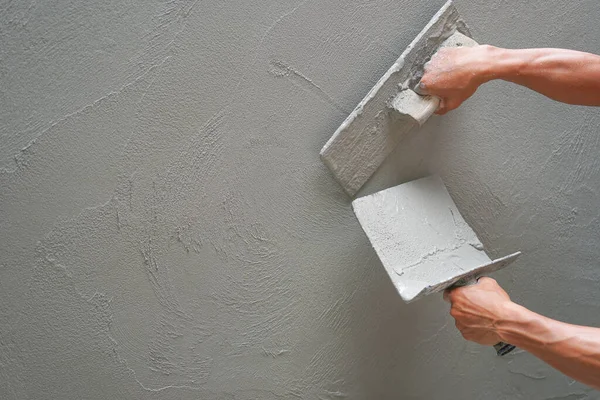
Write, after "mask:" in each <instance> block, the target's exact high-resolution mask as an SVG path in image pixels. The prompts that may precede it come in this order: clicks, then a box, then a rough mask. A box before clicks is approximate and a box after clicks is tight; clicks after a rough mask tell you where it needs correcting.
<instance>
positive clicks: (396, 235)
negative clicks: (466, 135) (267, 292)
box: [352, 176, 521, 355]
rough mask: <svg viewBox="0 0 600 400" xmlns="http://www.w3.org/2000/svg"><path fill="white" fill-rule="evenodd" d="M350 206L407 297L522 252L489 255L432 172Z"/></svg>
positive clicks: (498, 265)
mask: <svg viewBox="0 0 600 400" xmlns="http://www.w3.org/2000/svg"><path fill="white" fill-rule="evenodd" d="M352 208H353V209H354V213H355V214H356V217H357V218H358V221H359V222H360V225H361V226H362V228H363V230H364V231H365V233H366V234H367V237H368V238H369V241H370V242H371V245H372V246H373V248H374V249H375V252H376V253H377V255H378V256H379V259H380V260H381V263H382V264H383V266H384V268H385V270H386V271H387V273H388V275H389V276H390V278H391V279H392V282H393V284H394V286H395V287H396V289H397V290H398V292H399V293H400V296H401V297H402V299H403V300H404V301H405V302H407V303H409V302H412V301H414V300H417V299H419V298H421V297H423V296H426V295H428V294H431V293H436V292H440V291H443V290H444V289H446V288H449V287H451V286H464V285H469V284H476V283H477V278H479V277H480V276H482V275H484V274H488V273H490V272H494V271H498V270H500V269H502V268H504V267H506V266H508V265H509V264H510V263H511V262H513V261H514V260H516V259H517V257H519V255H520V254H521V252H516V253H513V254H510V255H507V256H505V257H501V258H497V259H494V260H492V259H490V257H489V256H488V255H487V254H486V252H485V251H484V249H483V245H482V244H481V242H480V241H479V239H478V238H477V235H476V234H475V232H474V231H473V229H471V227H470V226H469V225H468V224H467V223H466V222H465V220H464V219H463V217H462V216H461V214H460V212H459V211H458V208H457V207H456V204H454V201H453V200H452V197H450V194H449V193H448V190H446V186H445V185H444V183H443V182H442V180H441V179H440V178H439V177H436V176H430V177H427V178H422V179H418V180H415V181H411V182H408V183H405V184H402V185H398V186H394V187H392V188H389V189H386V190H382V191H380V192H377V193H374V194H372V195H370V196H365V197H361V198H358V199H356V200H354V201H353V202H352ZM494 347H495V349H496V352H497V354H498V355H504V354H508V353H509V352H510V351H512V350H513V349H514V346H512V345H510V344H506V343H498V344H497V345H495V346H494Z"/></svg>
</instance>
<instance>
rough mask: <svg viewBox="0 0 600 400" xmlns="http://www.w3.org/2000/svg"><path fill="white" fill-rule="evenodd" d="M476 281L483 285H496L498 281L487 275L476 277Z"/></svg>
mask: <svg viewBox="0 0 600 400" xmlns="http://www.w3.org/2000/svg"><path fill="white" fill-rule="evenodd" d="M477 283H479V284H481V285H484V286H488V285H494V286H495V285H497V284H498V283H497V282H496V280H495V279H492V278H489V277H487V276H480V277H479V278H478V279H477Z"/></svg>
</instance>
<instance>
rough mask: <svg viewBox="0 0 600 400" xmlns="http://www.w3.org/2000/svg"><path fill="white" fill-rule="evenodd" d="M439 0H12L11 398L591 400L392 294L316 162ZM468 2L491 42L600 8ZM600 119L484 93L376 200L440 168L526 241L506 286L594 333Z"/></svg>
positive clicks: (7, 321)
mask: <svg viewBox="0 0 600 400" xmlns="http://www.w3.org/2000/svg"><path fill="white" fill-rule="evenodd" d="M441 5H442V1H437V0H435V1H416V0H393V1H392V0H389V1H367V0H362V1H352V2H349V1H328V2H325V1H318V0H313V1H309V0H305V1H285V0H283V1H282V0H278V1H274V0H261V1H248V2H237V3H236V4H234V3H231V2H223V1H203V2H186V1H168V2H167V1H155V2H148V1H143V2H142V1H130V2H111V3H107V2H101V3H98V4H97V5H90V4H88V2H68V1H61V2H34V1H22V2H6V1H4V2H3V3H2V7H1V9H2V10H3V11H2V13H0V18H1V24H0V38H1V39H0V42H1V43H2V46H0V76H1V78H0V79H1V84H0V88H1V89H0V96H1V101H0V110H1V111H0V113H1V115H2V117H1V118H2V123H1V124H0V126H1V128H0V129H2V133H1V135H2V142H1V143H2V145H1V146H0V149H1V150H0V152H1V154H2V155H1V156H0V159H1V162H2V165H4V168H5V172H2V173H1V174H0V224H1V229H0V398H2V399H28V398H30V399H107V398H114V399H184V400H185V399H227V400H230V399H236V400H239V399H290V398H291V399H293V398H304V399H319V398H321V399H343V398H347V399H399V398H400V399H447V398H457V399H492V398H493V399H515V398H517V399H569V400H572V399H588V398H590V399H595V398H598V394H597V393H596V392H592V391H590V390H588V389H587V388H585V387H583V386H581V385H579V384H577V383H573V382H572V381H571V380H570V379H568V378H566V377H564V376H562V375H561V374H560V373H558V372H555V371H553V370H552V369H550V368H548V367H546V366H544V365H543V364H542V363H541V362H538V361H537V360H535V359H534V358H533V357H531V356H529V355H528V354H526V353H520V354H515V355H511V356H509V357H507V358H500V357H495V356H490V355H489V349H488V348H484V347H480V346H477V345H475V344H469V343H466V342H464V341H463V340H462V338H461V337H460V335H459V334H458V333H457V332H456V331H455V329H454V326H453V323H452V321H451V319H450V317H449V316H448V313H447V311H448V306H447V304H446V303H444V302H443V301H442V299H441V298H440V297H438V296H429V297H427V298H425V299H423V300H420V301H419V302H416V303H413V304H410V305H406V304H404V303H403V302H402V300H401V299H400V297H399V296H398V294H397V293H396V291H395V289H394V287H393V285H392V284H391V282H390V281H389V278H388V277H387V276H386V273H385V270H384V269H383V268H382V266H381V265H380V263H379V261H378V260H377V257H376V255H375V253H374V252H373V251H372V249H371V248H370V245H369V243H368V240H367V238H366V236H365V235H364V233H363V232H362V230H361V228H360V226H359V224H358V221H357V220H356V218H355V216H354V214H353V212H352V210H351V207H350V201H349V198H348V197H347V195H346V194H345V193H344V192H343V191H342V189H341V188H340V187H339V185H338V184H337V183H336V182H335V180H334V178H333V177H332V176H331V174H330V173H329V171H328V170H327V168H326V167H325V166H324V165H323V164H322V163H321V161H320V159H319V150H320V148H321V147H322V146H323V144H324V143H325V142H326V140H327V139H328V138H329V137H330V136H331V133H332V132H333V131H334V130H335V129H336V128H337V127H338V126H339V125H340V123H341V122H342V121H343V120H344V119H345V118H346V116H347V115H348V113H349V112H350V111H351V110H352V109H353V107H354V106H355V105H356V104H357V103H358V102H359V101H360V99H362V98H363V97H364V95H365V94H366V93H367V92H368V90H369V89H370V88H371V87H372V86H373V85H374V84H375V83H376V82H377V80H378V79H379V78H380V77H381V76H382V74H383V73H384V72H385V71H386V70H387V68H388V66H389V65H391V63H392V62H393V61H394V60H395V59H397V58H398V56H399V53H400V52H401V51H402V50H403V49H404V48H405V47H406V46H407V45H408V43H410V41H411V40H412V39H413V38H414V37H415V35H416V34H417V33H418V32H419V31H420V30H421V28H422V27H423V25H424V24H425V23H426V22H427V21H428V20H429V18H431V16H432V15H433V14H434V13H435V12H436V11H437V9H439V7H440V6H441ZM457 7H458V9H459V10H460V13H461V15H462V16H463V17H464V18H465V20H466V21H468V23H469V24H470V26H471V30H472V32H473V35H474V37H476V38H477V39H478V41H479V42H481V43H486V42H487V43H495V44H497V45H501V46H511V47H525V46H561V47H570V48H576V49H580V50H587V51H592V52H596V53H600V47H599V46H600V44H599V42H598V37H600V25H598V24H597V16H598V14H599V13H600V3H598V2H597V1H596V0H588V1H577V2H564V1H559V0H551V1H548V0H544V1H542V0H535V1H527V2H523V1H516V0H511V1H500V2H489V1H483V0H476V1H473V0H470V1H466V0H459V1H457ZM599 124H600V110H599V109H594V108H584V107H574V106H567V105H563V104H558V103H554V102H552V101H551V100H548V99H545V98H544V97H542V96H540V95H537V94H535V93H531V92H528V91H527V90H525V89H522V88H519V87H517V86H514V85H510V84H503V83H491V84H488V85H486V86H484V87H483V88H481V89H480V90H479V91H478V93H477V94H476V97H475V98H474V99H472V100H469V101H468V102H467V103H466V104H465V105H464V106H463V107H462V108H461V109H460V110H458V111H456V112H453V113H451V114H449V115H447V116H445V117H444V118H439V117H433V118H431V119H430V120H429V121H428V122H427V124H426V125H425V126H424V127H423V128H422V129H421V130H420V131H419V135H415V136H413V137H411V138H409V139H407V140H409V142H408V144H409V145H407V146H402V147H401V148H398V149H397V150H396V151H395V152H394V154H392V155H391V157H389V158H388V160H387V161H386V163H385V164H384V165H383V166H382V168H381V169H380V170H379V171H378V173H377V174H376V175H375V176H374V179H373V180H372V182H370V184H369V185H368V186H367V187H366V188H365V189H364V191H363V194H367V193H371V192H374V191H376V190H380V189H382V188H385V187H389V186H392V185H395V184H399V183H401V182H405V181H407V180H410V179H413V178H416V177H418V176H421V175H423V174H425V172H426V170H427V169H428V168H429V166H431V167H432V168H434V169H436V168H442V167H443V168H444V171H445V173H444V174H442V175H443V178H444V182H445V183H446V185H447V186H448V189H449V191H450V192H451V194H452V196H453V198H454V200H455V202H456V203H457V205H458V207H459V208H460V209H461V211H463V215H464V217H465V219H466V220H467V222H468V223H469V224H470V225H471V226H472V227H473V228H474V230H475V232H477V233H478V235H479V237H480V239H481V240H482V241H483V243H484V244H485V245H486V248H488V249H491V250H492V254H493V255H494V256H497V255H502V254H505V252H506V251H509V250H511V249H516V248H519V249H521V250H523V254H524V255H523V256H522V257H521V258H520V259H519V260H518V261H517V262H516V263H515V264H514V265H513V266H512V267H511V268H509V269H507V270H504V271H500V272H499V273H497V274H496V276H497V277H498V278H499V280H500V282H501V283H502V284H503V285H504V286H505V287H506V288H507V289H508V290H509V291H510V292H511V294H512V295H513V298H514V299H515V300H517V301H519V302H522V303H523V304H525V305H527V306H528V307H530V308H532V309H533V310H535V311H539V312H542V313H545V314H547V315H549V316H551V317H555V318H560V319H563V320H566V321H569V322H574V323H583V324H594V325H600V312H598V306H599V304H600V296H599V294H598V282H599V280H600V270H599V269H598V259H599V258H600V248H599V247H598V243H599V241H600V229H599V228H598V226H599V224H598V223H599V219H600V217H599V211H598V204H600V198H599V196H600V189H599V188H598V182H600V166H599V164H598V154H599V153H600V139H599V136H598V129H597V127H598V125H599ZM434 137H435V139H436V140H435V141H433V140H432V139H433V138H434ZM32 139H35V141H34V142H31V140H32ZM22 148H25V150H22V151H21V149H22ZM440 154H443V155H444V158H441V157H439V156H438V155H440ZM15 157H16V162H15ZM434 161H436V162H434ZM437 161H440V162H439V163H438V162H437ZM449 394H452V395H451V396H450V395H449Z"/></svg>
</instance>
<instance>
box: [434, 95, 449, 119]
mask: <svg viewBox="0 0 600 400" xmlns="http://www.w3.org/2000/svg"><path fill="white" fill-rule="evenodd" d="M446 102H447V100H446V99H443V98H440V104H439V105H438V108H437V110H435V113H436V114H437V115H444V114H446V113H447V112H448V110H447V109H446Z"/></svg>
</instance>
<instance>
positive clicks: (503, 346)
mask: <svg viewBox="0 0 600 400" xmlns="http://www.w3.org/2000/svg"><path fill="white" fill-rule="evenodd" d="M477 279H478V278H472V279H468V280H466V279H461V280H460V281H458V282H456V283H455V284H454V285H453V287H460V286H471V285H476V284H477ZM516 348H517V347H516V346H514V345H512V344H510V343H504V342H498V343H496V344H495V345H494V350H496V354H497V355H498V356H500V357H502V356H505V355H507V354H508V353H510V352H511V351H513V350H514V349H516Z"/></svg>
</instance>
